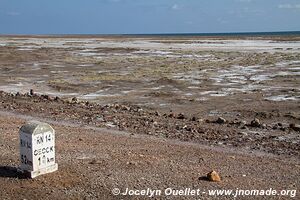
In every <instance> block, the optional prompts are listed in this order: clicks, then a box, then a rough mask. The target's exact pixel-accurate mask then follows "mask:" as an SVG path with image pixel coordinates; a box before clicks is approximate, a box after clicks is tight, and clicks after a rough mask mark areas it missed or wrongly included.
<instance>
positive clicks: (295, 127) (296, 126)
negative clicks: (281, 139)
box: [290, 124, 300, 132]
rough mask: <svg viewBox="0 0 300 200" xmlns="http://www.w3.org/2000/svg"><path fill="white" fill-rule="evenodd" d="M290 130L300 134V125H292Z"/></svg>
mask: <svg viewBox="0 0 300 200" xmlns="http://www.w3.org/2000/svg"><path fill="white" fill-rule="evenodd" d="M290 128H291V129H293V130H294V131H298V132H300V125H298V124H290Z"/></svg>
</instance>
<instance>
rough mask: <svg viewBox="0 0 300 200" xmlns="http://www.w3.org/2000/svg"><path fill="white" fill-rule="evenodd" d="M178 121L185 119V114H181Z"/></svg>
mask: <svg viewBox="0 0 300 200" xmlns="http://www.w3.org/2000/svg"><path fill="white" fill-rule="evenodd" d="M177 119H185V116H184V114H183V113H179V114H178V116H177Z"/></svg>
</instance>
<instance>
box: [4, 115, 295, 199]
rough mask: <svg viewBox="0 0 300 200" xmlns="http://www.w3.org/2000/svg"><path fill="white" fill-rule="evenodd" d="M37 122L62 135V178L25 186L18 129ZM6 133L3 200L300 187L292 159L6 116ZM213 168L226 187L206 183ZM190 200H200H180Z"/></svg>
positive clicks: (58, 174) (58, 136)
mask: <svg viewBox="0 0 300 200" xmlns="http://www.w3.org/2000/svg"><path fill="white" fill-rule="evenodd" d="M33 118H34V119H39V120H42V121H47V122H49V123H50V124H51V125H52V126H53V127H54V129H55V130H56V145H57V147H56V148H57V162H58V164H59V171H57V172H55V173H52V174H48V175H45V176H40V177H38V178H36V179H33V180H30V179H22V177H21V176H20V175H18V174H17V173H16V172H15V167H17V166H18V163H19V161H18V129H19V128H20V127H21V125H22V124H23V123H24V122H25V121H26V120H30V119H33ZM0 130H1V134H0V152H1V154H0V157H1V159H0V162H1V163H0V188H1V190H0V196H1V198H2V199H147V198H146V197H142V198H141V197H128V196H113V195H112V193H111V190H112V189H113V188H120V189H121V191H125V189H126V188H131V189H147V188H151V189H161V190H163V189H165V188H169V187H171V188H175V189H182V188H192V189H200V190H201V191H208V190H210V189H234V190H235V189H236V188H240V189H269V188H273V189H278V190H283V189H289V190H292V189H298V190H299V188H300V182H299V179H298V178H297V177H298V176H299V172H300V162H299V160H298V159H291V158H289V157H288V156H274V155H271V154H266V153H263V154H262V153H249V152H245V151H242V150H239V149H232V148H225V147H224V148H221V147H219V148H215V147H209V146H204V145H200V144H195V143H189V142H179V141H176V140H170V139H162V138H154V137H150V136H145V135H142V134H141V135H139V134H136V135H133V134H130V133H129V132H121V131H116V130H109V129H103V128H97V127H92V126H83V125H80V124H78V123H69V122H63V121H60V122H57V121H51V120H50V121H49V119H45V118H36V117H30V116H28V115H19V114H12V113H8V112H1V113H0ZM212 169H214V170H216V171H218V172H219V173H220V175H221V177H222V181H221V182H220V183H214V182H209V181H206V180H202V179H201V177H202V176H205V175H206V174H207V173H208V172H209V171H210V170H212ZM199 178H200V179H199ZM157 198H158V199H167V197H166V196H157ZM169 198H170V197H169ZM184 198H186V199H197V198H196V197H180V199H184ZM198 198H201V199H202V198H203V199H214V198H216V197H209V196H208V195H202V196H201V197H198ZM222 198H228V199H232V196H231V197H222ZM260 198H262V199H263V197H260ZM276 198H277V197H276ZM286 198H288V197H286ZM171 199H172V198H171ZM266 199H270V197H268V198H267V197H266ZM271 199H272V198H271ZM274 199H275V198H274ZM281 199H282V197H281Z"/></svg>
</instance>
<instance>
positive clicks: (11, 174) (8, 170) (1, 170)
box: [0, 166, 27, 179]
mask: <svg viewBox="0 0 300 200" xmlns="http://www.w3.org/2000/svg"><path fill="white" fill-rule="evenodd" d="M0 177H4V178H18V179H26V178H27V176H26V174H24V173H22V172H21V171H19V170H18V168H17V167H10V166H0Z"/></svg>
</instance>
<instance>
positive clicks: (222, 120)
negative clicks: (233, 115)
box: [216, 117, 226, 124]
mask: <svg viewBox="0 0 300 200" xmlns="http://www.w3.org/2000/svg"><path fill="white" fill-rule="evenodd" d="M216 123H218V124H224V123H226V119H224V118H223V117H219V118H218V119H217V120H216Z"/></svg>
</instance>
